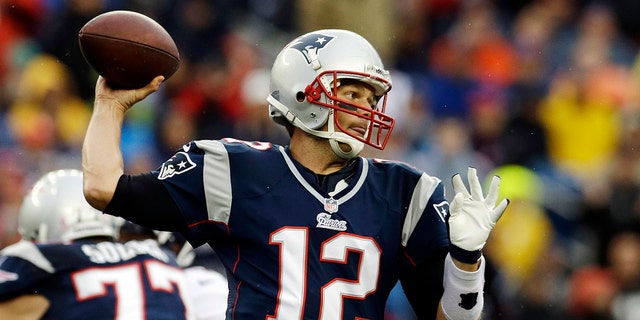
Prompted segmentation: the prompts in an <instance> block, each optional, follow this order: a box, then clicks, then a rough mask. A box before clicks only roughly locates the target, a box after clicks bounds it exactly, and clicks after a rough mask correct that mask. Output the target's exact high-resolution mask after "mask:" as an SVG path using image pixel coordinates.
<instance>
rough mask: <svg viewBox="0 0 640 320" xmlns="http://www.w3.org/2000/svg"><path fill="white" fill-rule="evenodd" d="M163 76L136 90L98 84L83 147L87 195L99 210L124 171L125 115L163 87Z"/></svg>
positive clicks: (111, 195)
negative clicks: (123, 141)
mask: <svg viewBox="0 0 640 320" xmlns="http://www.w3.org/2000/svg"><path fill="white" fill-rule="evenodd" d="M162 81H164V77H163V76H158V77H156V78H154V79H153V80H152V81H151V82H150V83H149V84H148V85H147V86H145V87H143V88H140V89H133V90H114V89H112V88H110V87H109V86H108V85H107V83H106V81H105V80H104V78H103V77H99V78H98V81H97V83H96V89H95V90H96V91H95V95H96V96H95V102H94V106H93V115H92V116H91V121H90V122H89V127H88V128H87V133H86V136H85V139H84V144H83V146H82V169H83V171H84V195H85V198H86V199H87V201H88V202H89V203H90V204H91V205H92V206H93V207H95V208H96V209H98V210H104V209H105V208H106V207H107V205H108V204H109V202H110V201H111V198H112V197H113V192H114V191H115V189H116V185H117V184H118V179H119V178H120V176H121V175H122V174H123V172H124V162H123V158H122V151H121V150H120V138H121V130H122V124H123V121H124V115H125V113H126V112H127V110H129V108H131V107H132V106H133V105H134V104H136V103H137V102H139V101H141V100H143V99H144V98H146V97H147V96H148V95H149V94H151V93H153V92H155V91H157V90H158V88H160V84H161V83H162Z"/></svg>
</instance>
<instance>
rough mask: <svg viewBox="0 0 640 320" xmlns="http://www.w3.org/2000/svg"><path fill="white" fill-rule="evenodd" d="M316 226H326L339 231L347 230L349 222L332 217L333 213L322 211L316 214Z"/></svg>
mask: <svg viewBox="0 0 640 320" xmlns="http://www.w3.org/2000/svg"><path fill="white" fill-rule="evenodd" d="M316 221H318V224H316V228H325V229H331V230H337V231H346V230H347V222H346V221H343V220H338V219H331V215H330V214H328V213H325V212H320V213H318V215H317V216H316Z"/></svg>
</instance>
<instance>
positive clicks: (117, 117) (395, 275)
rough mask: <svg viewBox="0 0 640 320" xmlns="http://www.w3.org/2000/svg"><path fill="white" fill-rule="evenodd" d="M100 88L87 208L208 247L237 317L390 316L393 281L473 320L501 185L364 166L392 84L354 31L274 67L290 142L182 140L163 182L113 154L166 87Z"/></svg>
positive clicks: (450, 313)
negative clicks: (142, 108)
mask: <svg viewBox="0 0 640 320" xmlns="http://www.w3.org/2000/svg"><path fill="white" fill-rule="evenodd" d="M162 80H163V78H162V77H157V78H155V79H154V80H153V81H152V82H151V83H149V85H147V86H146V87H144V88H140V89H136V90H113V89H111V88H109V87H108V85H107V84H106V82H105V80H104V79H103V78H99V79H98V82H97V84H96V98H95V103H94V109H93V116H92V119H91V122H90V125H89V128H88V131H87V135H86V137H85V143H84V147H83V169H84V173H85V174H84V179H85V184H84V187H85V188H84V192H85V197H86V198H87V199H88V201H89V202H90V203H91V204H92V205H93V206H94V207H96V208H98V209H100V210H103V211H105V212H106V213H109V214H114V215H121V216H122V217H124V218H126V219H128V220H131V221H134V222H136V223H138V224H141V225H144V226H148V227H151V228H154V229H159V230H172V231H179V232H181V233H182V234H184V235H185V236H186V238H187V239H188V240H189V242H190V243H191V244H192V245H194V246H199V245H202V244H204V243H208V244H209V245H210V246H211V247H212V248H213V249H214V250H215V252H216V253H217V255H218V256H219V257H220V259H221V261H222V263H223V264H224V266H225V268H226V269H227V274H228V280H229V282H230V285H229V288H230V289H231V291H230V292H229V295H230V297H229V307H228V310H227V318H229V319H296V320H297V319H323V320H324V319H383V317H384V308H385V302H386V300H387V298H388V296H389V292H390V291H391V289H392V288H393V287H394V285H395V284H396V282H397V281H398V279H400V281H401V282H402V285H403V288H404V290H405V293H406V295H407V297H408V299H409V301H410V302H411V305H412V307H413V308H414V310H415V312H416V314H417V315H418V316H419V317H420V318H422V319H434V318H437V319H445V316H446V318H448V319H477V318H479V316H480V315H481V312H482V308H483V305H484V300H483V285H484V267H485V262H484V260H483V258H482V254H481V249H482V247H483V246H484V244H485V242H486V240H487V238H488V236H489V233H490V232H491V230H492V228H493V226H494V225H495V224H496V222H497V221H498V219H499V218H500V216H501V215H502V213H503V212H504V210H505V209H506V207H507V203H508V201H507V200H506V199H504V200H503V201H501V202H500V203H499V204H497V200H498V186H499V178H498V177H494V178H493V180H492V183H491V185H490V187H489V191H488V193H487V195H486V197H485V195H484V194H483V191H482V188H481V185H480V181H479V179H478V177H477V174H476V171H475V169H472V168H471V169H469V171H468V173H467V176H468V181H469V188H470V189H469V190H467V187H466V186H465V184H464V183H463V181H462V178H461V177H460V175H456V176H454V178H453V187H454V193H456V196H455V197H454V198H453V200H452V202H451V206H449V203H448V202H447V200H446V199H445V194H444V185H443V184H442V182H441V180H440V179H438V178H436V177H433V176H430V175H428V174H426V173H423V172H420V171H418V170H416V169H415V168H413V167H411V166H408V165H406V164H403V163H399V162H394V161H386V160H380V159H368V158H363V157H360V156H359V154H360V152H361V150H362V148H363V147H364V146H365V145H370V146H373V147H376V148H380V149H382V148H384V147H385V145H386V143H387V141H388V138H389V134H390V133H391V131H392V128H393V125H394V120H393V119H392V118H391V117H390V116H388V115H387V114H386V113H385V104H386V96H387V93H388V92H389V90H390V89H391V78H390V75H389V72H388V71H387V70H385V69H384V67H383V65H382V62H381V60H380V58H379V56H378V53H377V52H376V50H375V49H374V48H373V47H372V46H371V45H370V44H369V42H368V41H367V40H365V39H364V38H362V37H361V36H359V35H357V34H355V33H353V32H349V31H345V30H319V31H315V32H310V33H308V34H305V35H302V36H300V37H298V38H296V39H294V40H293V41H292V42H290V43H289V44H288V45H287V46H286V47H285V48H284V49H283V50H282V51H281V52H280V54H279V55H278V56H277V57H276V60H275V62H274V64H273V67H272V70H271V88H270V92H271V93H270V95H269V97H268V98H267V100H268V102H269V114H270V115H271V117H272V118H273V120H275V121H276V123H278V124H281V125H284V126H285V127H286V128H287V130H288V132H289V135H290V137H291V140H290V143H289V145H288V146H278V145H273V144H271V143H268V142H249V141H242V140H238V139H232V138H225V139H221V140H199V141H192V142H189V143H187V144H185V145H184V146H183V147H182V149H180V150H178V151H177V153H176V154H175V155H174V156H173V157H172V158H171V159H169V160H168V161H166V162H165V163H164V164H162V166H160V167H159V169H158V170H156V171H153V172H148V173H144V174H139V175H126V174H124V170H123V159H122V152H121V150H120V149H119V146H120V135H121V128H122V123H123V120H124V117H125V113H126V111H127V110H128V109H129V108H131V107H132V106H133V105H134V104H135V103H137V102H138V101H140V100H142V99H144V98H145V97H146V96H148V95H149V94H151V93H152V92H154V91H156V90H158V88H159V87H160V84H161V82H162Z"/></svg>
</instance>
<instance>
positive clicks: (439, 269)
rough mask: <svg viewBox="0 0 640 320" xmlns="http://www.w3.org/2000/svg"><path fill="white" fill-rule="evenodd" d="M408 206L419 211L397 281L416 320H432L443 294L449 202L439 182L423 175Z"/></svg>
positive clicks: (407, 241) (407, 242)
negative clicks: (410, 204) (398, 280)
mask: <svg viewBox="0 0 640 320" xmlns="http://www.w3.org/2000/svg"><path fill="white" fill-rule="evenodd" d="M411 207H412V208H414V209H413V210H414V211H419V213H413V215H416V214H417V215H419V218H418V219H417V222H415V224H413V226H414V228H413V229H412V232H410V233H409V236H408V239H406V240H405V241H406V245H405V247H404V250H405V254H406V256H407V257H408V258H407V259H406V260H405V261H404V263H401V265H400V268H401V270H400V274H399V279H400V282H401V284H402V288H403V290H404V292H405V295H406V296H407V299H408V300H409V302H410V303H411V305H412V307H413V309H414V311H415V313H416V315H418V318H419V319H434V318H435V315H436V311H437V308H438V303H439V301H440V298H441V297H442V293H443V292H444V288H443V282H442V279H443V276H444V258H445V257H446V254H447V252H448V246H449V236H448V230H447V226H446V220H447V216H448V214H449V203H448V202H447V200H446V198H445V195H444V186H443V184H442V182H441V181H440V180H439V179H437V178H435V177H431V176H429V175H427V174H422V176H421V178H420V180H419V181H418V182H417V183H416V188H415V189H414V194H413V199H412V206H411ZM411 215H412V213H411V210H410V212H409V216H410V217H411ZM425 288H429V289H425Z"/></svg>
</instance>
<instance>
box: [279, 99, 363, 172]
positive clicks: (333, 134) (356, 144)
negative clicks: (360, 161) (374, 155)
mask: <svg viewBox="0 0 640 320" xmlns="http://www.w3.org/2000/svg"><path fill="white" fill-rule="evenodd" d="M267 101H268V102H269V103H270V104H271V106H273V107H274V108H276V109H277V110H278V111H279V112H280V114H282V116H283V117H285V118H286V119H287V121H289V122H291V123H292V124H293V125H295V126H296V127H298V128H300V129H302V131H304V132H306V133H308V134H311V135H314V136H316V137H319V138H325V139H328V140H329V145H331V150H333V153H335V154H336V155H337V156H338V157H340V158H342V159H347V160H348V159H352V158H355V157H357V156H358V154H360V152H361V151H362V149H363V148H364V143H363V142H361V141H358V140H357V139H355V138H353V137H351V136H349V135H348V134H346V133H343V132H337V131H335V123H334V121H335V120H334V110H331V112H329V117H328V126H327V127H328V128H327V130H328V131H320V130H314V129H311V128H309V127H307V126H306V125H305V124H304V123H303V122H302V121H301V120H300V119H299V118H298V117H296V115H295V114H293V113H292V112H290V111H289V110H288V109H287V107H285V106H284V105H283V104H282V103H281V102H280V101H278V100H276V99H275V98H273V97H272V96H268V97H267ZM339 142H340V143H344V144H347V145H348V146H349V148H350V150H349V151H348V152H345V151H343V150H342V148H341V147H340V145H339V144H338V143H339Z"/></svg>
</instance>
